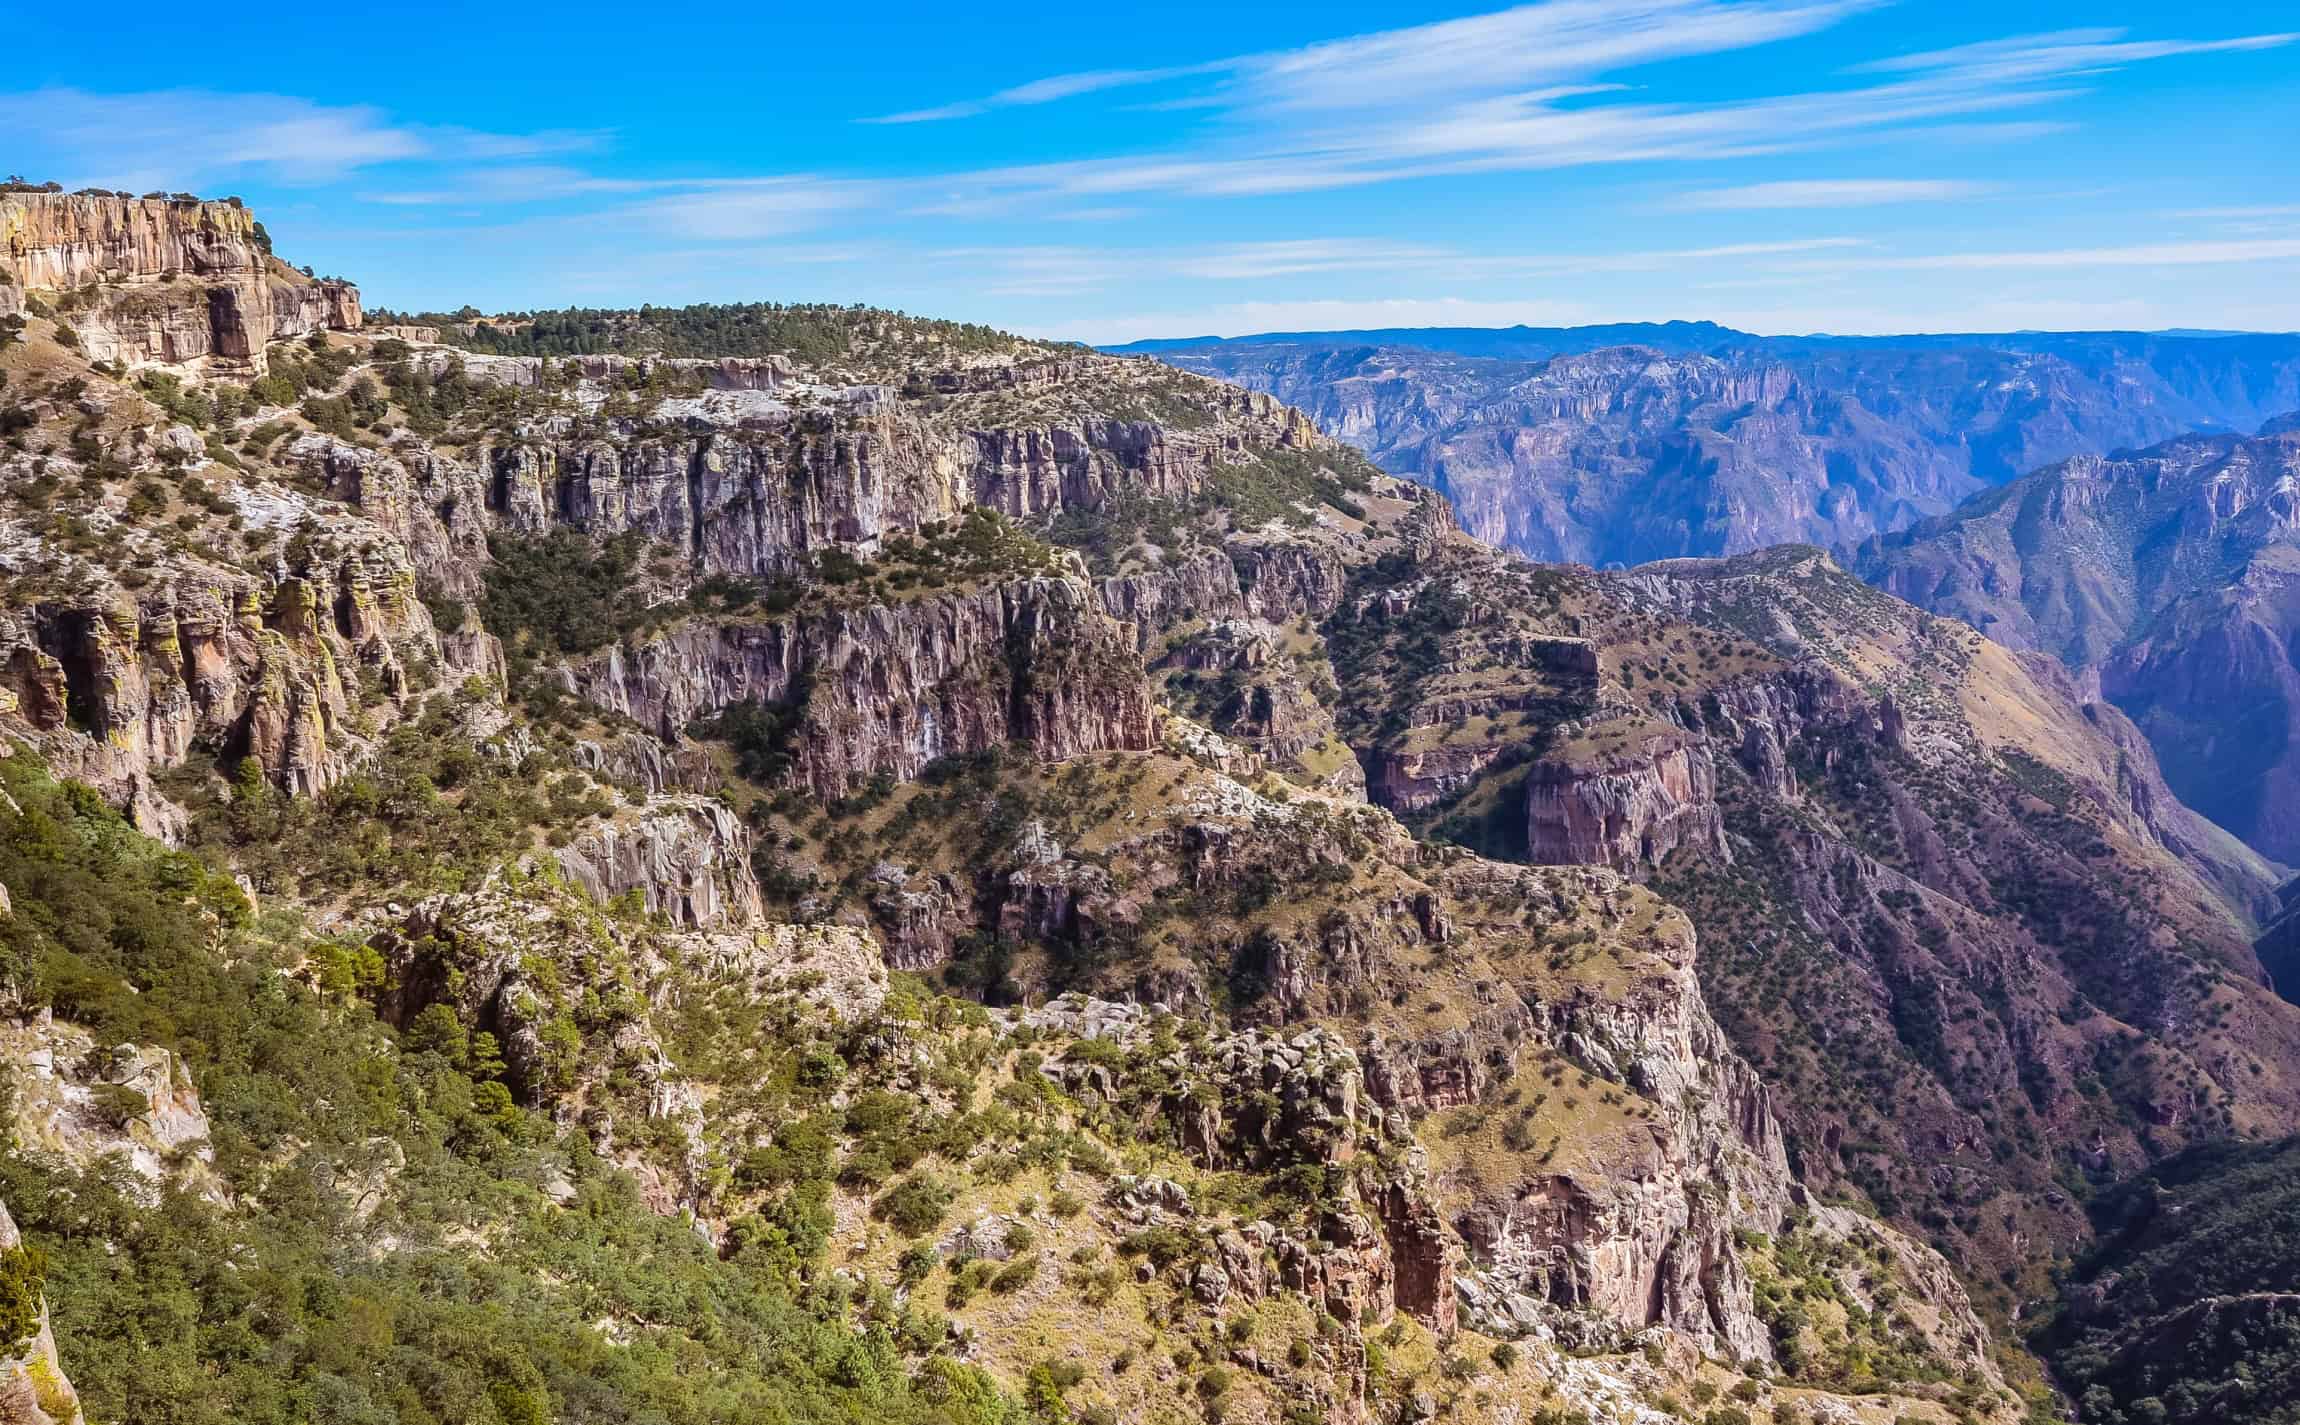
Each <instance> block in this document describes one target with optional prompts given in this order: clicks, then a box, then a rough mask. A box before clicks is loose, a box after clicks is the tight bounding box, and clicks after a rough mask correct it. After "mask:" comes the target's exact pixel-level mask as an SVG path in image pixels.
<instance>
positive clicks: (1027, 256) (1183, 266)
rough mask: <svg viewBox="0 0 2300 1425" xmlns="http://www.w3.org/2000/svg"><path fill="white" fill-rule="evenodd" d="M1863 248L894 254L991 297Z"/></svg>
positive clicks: (1237, 246)
mask: <svg viewBox="0 0 2300 1425" xmlns="http://www.w3.org/2000/svg"><path fill="white" fill-rule="evenodd" d="M1866 246H1868V243H1867V242H1866V241H1865V240H1863V239H1858V238H1843V237H1812V238H1785V239H1780V240H1777V241H1772V242H1747V243H1726V244H1718V245H1712V246H1704V247H1683V248H1655V249H1645V250H1615V251H1606V252H1591V253H1540V252H1526V253H1506V254H1491V253H1463V252H1458V251H1455V250H1452V249H1449V248H1444V247H1437V246H1432V245H1428V244H1420V243H1397V242H1390V241H1385V240H1380V239H1366V238H1342V237H1327V238H1304V239H1295V240H1288V241H1278V242H1244V243H1222V244H1214V245H1210V246H1206V247H1198V248H1178V249H1177V248H1159V249H1148V248H1143V249H1124V248H1092V247H1078V246H1068V245H1058V244H1022V245H1012V246H1000V247H959V248H942V249H937V250H934V251H930V252H924V253H919V254H915V255H913V256H910V257H906V258H904V259H902V261H903V262H904V264H905V265H906V266H912V267H917V266H928V267H933V268H936V269H938V270H940V271H942V272H943V273H945V274H946V275H947V276H948V277H950V278H951V279H952V280H954V281H959V280H963V281H964V282H966V283H967V284H969V285H971V286H975V287H978V288H979V289H980V290H982V291H984V292H988V293H992V294H994V295H998V296H1007V297H1026V296H1027V297H1053V296H1078V295H1082V294H1085V293H1090V292H1102V291H1126V290H1129V289H1131V288H1134V287H1137V286H1139V285H1140V284H1141V283H1142V282H1144V281H1147V280H1151V279H1168V278H1174V279H1185V280H1190V281H1198V282H1268V281H1271V280H1273V279H1277V278H1285V277H1301V276H1328V277H1331V276H1340V275H1344V274H1372V275H1380V276H1385V277H1392V278H1411V279H1414V280H1423V281H1429V282H1432V283H1459V282H1473V281H1483V282H1492V281H1502V280H1540V279H1570V278H1574V277H1586V276H1591V275H1595V274H1600V273H1628V272H1658V271H1663V270H1666V269H1668V268H1672V267H1692V266H1705V265H1712V264H1718V263H1726V264H1731V263H1735V262H1742V261H1750V260H1774V259H1784V258H1802V257H1805V256H1809V255H1811V254H1815V253H1824V252H1842V251H1848V250H1854V249H1860V248H1863V247H1866Z"/></svg>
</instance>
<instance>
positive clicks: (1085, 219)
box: [0, 0, 2300, 341]
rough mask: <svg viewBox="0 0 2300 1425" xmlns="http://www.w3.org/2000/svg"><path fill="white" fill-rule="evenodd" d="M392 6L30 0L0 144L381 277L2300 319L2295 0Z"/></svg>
mask: <svg viewBox="0 0 2300 1425" xmlns="http://www.w3.org/2000/svg"><path fill="white" fill-rule="evenodd" d="M369 9H370V7H332V6H291V7H286V8H279V7H253V6H236V7H213V6H209V7H191V8H187V7H181V6H130V7H127V8H126V9H125V10H121V9H117V8H115V9H114V10H112V11H109V12H107V15H106V19H105V23H104V25H103V27H102V31H101V39H100V41H98V40H97V39H95V38H94V37H93V34H92V32H91V31H90V30H89V29H88V28H87V21H86V17H85V16H84V15H81V14H79V13H77V12H72V11H66V10H63V9H60V8H59V7H55V6H43V7H37V8H34V9H30V10H29V11H28V12H26V13H21V14H19V16H18V18H17V19H15V20H14V21H12V22H11V40H12V44H11V60H10V65H9V71H10V79H11V82H12V83H13V85H14V86H15V87H14V88H12V89H11V90H9V91H6V92H0V134H5V135H8V136H9V138H8V140H7V141H6V142H5V143H0V148H4V149H5V150H6V152H5V153H4V154H0V166H4V167H5V168H7V169H9V170H11V171H16V172H22V173H24V174H25V175H27V176H29V177H32V178H35V179H46V178H51V177H52V178H56V179H58V180H60V181H62V182H64V183H66V184H67V185H70V186H80V185H82V184H90V183H94V184H102V185H104V186H108V187H126V188H134V189H137V190H139V191H141V190H144V189H148V188H169V189H178V188H189V189H194V190H197V191H200V192H202V193H207V194H214V195H221V194H225V193H237V194H241V195H243V196H245V197H246V198H247V199H248V201H249V202H250V203H251V204H253V205H255V206H256V207H257V209H258V211H259V213H260V214H261V215H262V216H263V217H264V219H265V220H266V223H267V225H268V226H269V228H270V230H271V231H272V233H273V235H274V237H275V239H276V241H277V244H278V248H279V251H280V252H281V254H282V255H283V256H287V257H289V258H291V259H292V260H295V261H298V262H307V263H311V264H313V265H315V266H316V267H318V268H319V269H321V270H322V271H326V272H332V273H341V274H343V275H346V276H349V277H352V278H354V279H356V280H358V281H359V282H360V283H361V285H362V287H363V289H364V290H365V293H366V295H367V298H368V301H369V302H370V303H371V304H382V305H389V306H393V307H399V308H424V307H453V306H456V305H460V304H462V303H464V302H470V303H473V304H476V305H478V306H480V307H483V308H487V309H490V310H500V309H510V308H525V307H537V306H562V305H569V304H576V305H627V304H636V303H639V302H642V301H652V302H657V303H678V302H689V301H704V300H748V299H757V298H775V299H782V300H831V301H866V302H872V303H878V304H883V305H889V306H896V307H901V308H904V309H906V310H910V311H915V312H924V313H930V314H934V315H940V316H950V317H958V318H966V319H973V320H981V321H989V322H994V323H997V324H999V325H1002V326H1006V327H1010V328H1013V329H1016V330H1022V331H1027V332H1031V333H1035V334H1045V335H1056V336H1068V337H1078V338H1082V339H1088V340H1102V341H1113V340H1125V339H1129V338H1134V337H1143V336H1177V335H1187V334H1197V333H1205V332H1214V333H1224V334H1234V333H1238V332H1245V331H1256V330H1268V329H1274V328H1317V327H1341V326H1368V325H1423V324H1432V323H1448V324H1463V325H1506V324H1509V323H1512V322H1519V321H1523V322H1530V323H1536V324H1548V323H1572V322H1586V321H1616V320H1645V319H1651V320H1659V319H1666V318H1670V317H1685V318H1709V319H1712V320H1716V321H1722V322H1727V323H1731V324H1733V325H1736V326H1742V327H1746V328H1750V329H1754V330H1759V331H1768V332H1795V331H1816V330H1830V331H1847V332H1882V331H1909V330H1934V331H1938V330H1951V329H1964V330H1976V329H1978V330H1998V329H2007V328H2016V327H2058V328H2067V327H2111V326H2113V327H2167V326H2191V327H2243V328H2255V329H2276V330H2290V329H2300V144H2295V142H2294V141H2293V135H2294V134H2296V133H2300V35H2296V34H2294V33H2292V32H2294V31H2300V10H2295V8H2294V7H2293V6H2292V5H2290V4H2289V3H2286V4H2265V3H2263V4H2251V3H2224V4H2203V5H2195V4H2191V5H2185V6H2178V7H2174V6H2164V5H2141V4H2129V3H2114V0H2109V2H2108V3H2092V4H2052V3H2029V4H2020V5H2004V4H2001V3H1999V4H1977V3H1963V0H1934V3H1920V0H1904V3H1900V4H1882V3H1867V0H1618V3H1598V0H1549V3H1542V4H1533V5H1526V6H1521V7H1517V8H1514V9H1475V8H1460V7H1442V6H1432V5H1414V4H1387V5H1379V6H1377V5H1371V4H1358V3H1328V4H1320V5H1316V6H1307V5H1291V4H1271V5H1239V4H1235V3H1232V4H1223V5H1216V4H1209V3H1197V0H1174V3H1165V4H1160V5H1156V6H1146V7H1129V6H1108V7H1103V8H1100V9H1091V8H1090V7H1085V6H1075V5H1065V6H1043V7H1039V8H1037V9H1035V10H1024V9H1022V8H1020V7H1014V8H1009V9H1006V10H1004V11H1002V12H1001V13H996V14H985V13H977V12H972V11H970V10H969V8H968V7H959V6H951V5H948V4H937V5H934V6H931V7H929V6H911V5H905V4H883V3H882V4H877V5H872V6H820V5H818V6H811V7H807V8H804V9H801V8H795V7H786V6H774V5H745V6H718V7H710V6H704V7H688V6H682V7H678V8H676V9H669V10H659V11H653V12H650V11H649V10H647V9H646V8H644V7H637V6H632V5H629V4H628V3H625V4H620V5H616V6H612V7H608V6H593V5H588V4H583V3H562V4H556V5H553V6H551V7H548V8H543V7H528V6H522V5H517V4H511V3H498V4H494V5H488V6H463V5H456V6H447V5H431V4H424V3H413V4H405V5H400V6H397V7H394V9H393V10H392V11H391V12H390V14H389V15H388V16H387V17H386V16H379V15H375V14H371V13H368V11H369Z"/></svg>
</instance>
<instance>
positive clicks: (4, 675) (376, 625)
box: [0, 504, 484, 835]
mask: <svg viewBox="0 0 2300 1425" xmlns="http://www.w3.org/2000/svg"><path fill="white" fill-rule="evenodd" d="M290 507H291V508H294V509H298V510H302V509H304V508H305V507H303V506H296V505H292V504H291V506H290ZM310 513H311V514H312V515H313V517H314V518H315V520H326V519H330V518H332V519H333V520H334V521H335V522H334V524H333V525H332V526H330V525H326V524H322V525H321V526H320V528H323V529H328V530H330V532H331V533H332V534H333V535H334V536H335V538H334V539H332V540H327V541H324V542H323V541H316V540H315V541H314V546H313V547H314V553H313V555H312V556H311V557H310V558H309V559H308V560H307V561H306V562H304V563H302V564H300V565H299V566H298V567H296V568H294V569H293V570H290V569H286V568H275V569H274V570H273V571H271V572H269V573H264V574H256V573H250V572H247V571H244V570H241V569H237V568H233V567H230V566H225V565H218V564H211V563H208V562H206V561H204V560H200V559H196V558H193V557H190V556H177V557H173V558H170V559H168V560H167V561H166V562H165V563H162V564H160V565H159V567H158V568H157V569H153V570H147V571H146V576H145V577H144V578H141V579H139V580H138V581H137V584H138V587H136V588H133V589H130V588H128V587H126V586H124V585H122V584H120V583H118V582H113V581H111V580H109V579H106V580H103V581H101V582H97V583H94V584H93V586H92V587H90V588H88V589H87V590H85V591H84V592H81V593H78V594H76V595H73V596H71V597H67V598H59V599H57V600H54V601H52V602H42V603H35V604H31V605H29V606H24V607H18V608H14V609H9V610H0V723H6V724H12V725H13V726H14V727H15V728H16V729H17V730H18V732H19V735H21V736H23V737H24V738H25V739H26V740H28V741H30V742H32V743H33V744H34V745H35V746H36V747H38V748H39V750H40V751H41V753H42V754H43V755H44V756H45V757H46V758H47V759H48V761H49V763H50V765H51V766H53V767H55V768H56V769H57V770H58V771H60V772H63V773H65V774H66V775H70V776H73V777H77V778H79V779H81V780H84V781H87V782H90V783H92V784H94V785H95V786H97V787H99V788H100V789H102V790H104V791H105V792H107V793H108V794H110V795H111V796H112V797H113V798H114V800H116V801H118V802H120V803H122V804H124V805H126V806H127V807H128V808H129V809H130V810H131V811H132V812H133V813H134V814H135V816H136V819H137V821H138V824H139V825H140V826H142V827H144V829H146V830H151V831H154V832H157V833H159V834H163V835H166V834H170V833H171V832H172V831H173V830H174V829H176V816H177V814H176V813H175V812H174V810H173V809H172V808H170V807H169V806H167V804H166V802H165V800H164V799H163V798H162V797H160V795H159V794H158V792H157V791H156V790H155V789H154V787H153V786H152V781H151V777H152V774H153V773H154V772H157V771H160V770H163V769H165V768H169V767H174V766H177V765H180V764H181V763H183V762H184V761H185V760H186V758H187V757H189V756H190V755H191V753H192V752H193V751H194V750H195V749H199V750H204V751H207V752H209V753H212V754H214V755H217V756H218V757H220V758H223V759H224V760H226V761H233V760H237V759H240V758H248V759H252V760H253V761H254V762H255V763H256V764H257V765H258V766H259V767H261V768H262V770H263V772H264V774H265V775H266V777H267V779H268V780H270V781H271V782H272V783H273V784H274V785H276V786H278V787H280V788H281V789H283V790H285V791H289V792H293V793H298V794H308V793H311V792H316V791H319V790H321V789H323V788H325V787H327V786H328V785H330V784H331V783H333V782H335V781H336V780H337V779H339V778H340V777H342V776H343V774H344V773H345V772H346V771H347V770H348V769H349V768H350V767H351V766H353V765H354V764H355V763H356V762H357V760H358V759H359V757H360V756H361V755H362V754H363V753H364V750H365V749H366V747H367V746H368V745H369V744H370V743H371V742H372V740H373V738H374V736H375V734H376V733H377V732H379V731H381V730H382V728H384V727H386V726H388V725H389V723H390V722H391V721H393V720H394V719H396V717H397V716H398V715H399V714H400V712H401V711H402V710H403V709H404V708H406V707H407V706H408V705H409V703H410V702H411V701H412V700H413V699H414V698H416V697H417V696H418V695H419V694H420V693H421V692H422V691H423V690H424V688H426V687H428V686H430V685H433V684H436V683H437V682H439V681H441V680H443V679H444V678H445V677H446V676H447V675H448V674H449V673H450V672H452V671H455V670H456V660H457V658H458V657H459V655H460V652H461V650H458V649H455V648H453V647H450V646H449V645H448V644H447V643H444V642H443V641H442V640H441V639H440V637H439V635H438V633H437V630H436V629H435V628H434V627H433V625H432V622H431V616H430V613H429V612H428V611H427V610H426V609H425V607H424V605H423V603H422V601H421V600H420V599H419V598H418V597H417V595H416V589H415V576H414V572H413V570H411V569H410V568H409V567H408V565H407V563H406V559H405V556H404V554H403V553H402V552H401V551H400V550H399V549H397V547H396V546H394V545H392V544H391V543H390V542H389V541H388V540H379V539H376V538H374V536H375V534H376V532H375V531H374V530H372V528H364V529H363V528H362V527H360V526H358V525H357V524H356V522H352V523H347V522H345V521H343V520H342V519H341V517H340V516H333V517H331V516H329V515H328V514H327V512H325V511H324V510H318V509H313V510H311V511H310ZM363 534H364V536H365V537H364V538H363ZM329 548H332V549H334V550H335V551H336V552H335V553H334V554H333V555H332V556H324V555H323V554H322V553H321V552H320V551H322V550H325V549H329ZM152 574H156V575H157V576H158V577H156V578H154V577H150V575H152ZM483 651H484V650H483Z"/></svg>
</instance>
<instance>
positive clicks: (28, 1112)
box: [0, 1010, 224, 1201]
mask: <svg viewBox="0 0 2300 1425" xmlns="http://www.w3.org/2000/svg"><path fill="white" fill-rule="evenodd" d="M0 1063H4V1064H5V1065H6V1067H7V1069H8V1074H9V1081H10V1083H11V1084H12V1085H13V1086H14V1100H13V1103H12V1104H11V1106H10V1108H11V1123H10V1128H11V1130H12V1132H13V1133H14V1135H15V1141H16V1142H17V1143H18V1144H19V1145H20V1146H22V1147H24V1148H27V1149H30V1150H34V1151H37V1152H42V1153H52V1154H55V1155H57V1156H59V1157H62V1158H64V1159H65V1160H67V1161H69V1162H72V1163H76V1164H79V1165H81V1166H93V1165H94V1164H95V1163H97V1162H98V1161H99V1160H101V1159H105V1158H111V1157H116V1158H118V1159H119V1160H120V1161H122V1162H124V1163H125V1164H126V1165H127V1167H128V1169H129V1171H131V1172H133V1173H134V1174H135V1175H136V1176H137V1177H138V1178H141V1179H142V1180H143V1181H144V1183H145V1184H146V1185H147V1187H148V1190H149V1192H150V1194H151V1197H152V1199H153V1200H155V1201H156V1200H157V1199H158V1195H159V1192H160V1190H161V1189H162V1188H163V1187H170V1186H173V1187H182V1188H185V1189H188V1190H190V1191H193V1192H196V1193H199V1194H201V1195H202V1196H206V1197H208V1198H210V1199H211V1200H216V1201H221V1200H222V1199H223V1196H224V1193H223V1188H222V1184H221V1181H220V1180H219V1179H218V1178H217V1177H216V1174H215V1171H214V1163H215V1151H214V1149H213V1148H211V1147H210V1146H209V1143H208V1115H207V1110H206V1109H205V1108H204V1107H203V1106H202V1104H201V1102H200V1093H199V1089H198V1088H197V1087H196V1086H194V1084H193V1083H192V1078H191V1071H190V1070H189V1069H188V1068H186V1067H185V1065H184V1062H183V1060H182V1059H180V1058H178V1057H177V1056H176V1055H175V1054H174V1053H173V1052H172V1051H170V1050H168V1049H165V1048H162V1047H160V1046H158V1045H149V1044H115V1045H109V1046H106V1045H101V1044H98V1043H97V1042H96V1039H95V1037H94V1036H93V1035H92V1034H90V1033H89V1032H88V1031H87V1030H85V1029H82V1028H80V1027H78V1026H76V1025H72V1024H67V1023H64V1022H62V1021H59V1020H57V1019H55V1018H54V1017H53V1016H52V1015H51V1014H50V1013H49V1012H48V1011H46V1010H42V1011H41V1012H40V1013H39V1014H38V1015H36V1016H34V1017H33V1018H31V1019H29V1020H25V1021H21V1022H18V1023H12V1024H4V1025H0Z"/></svg>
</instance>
